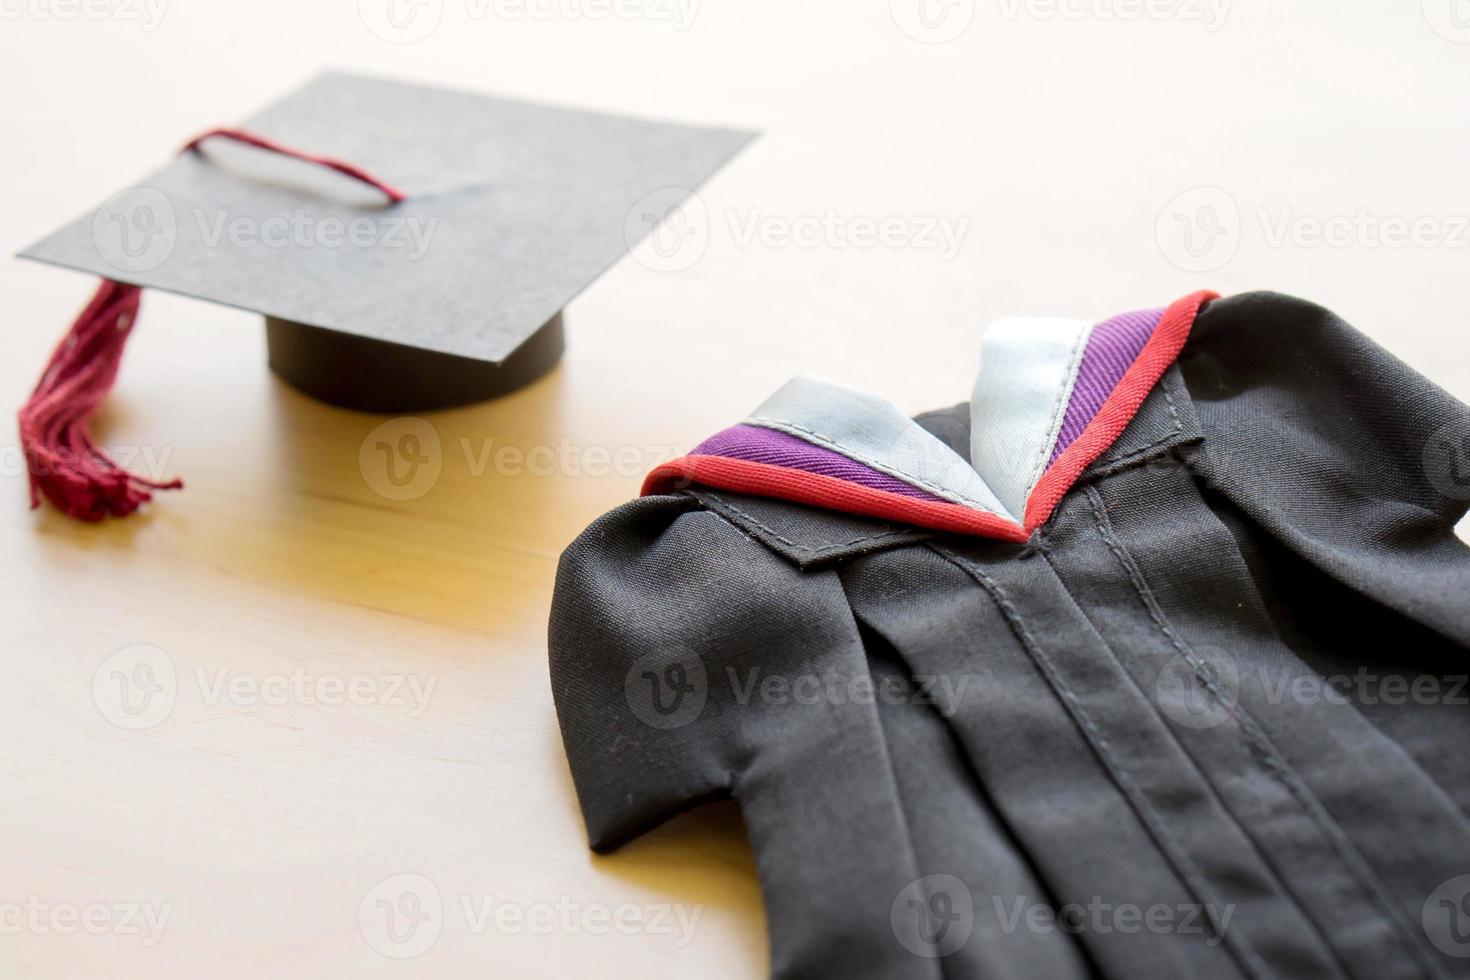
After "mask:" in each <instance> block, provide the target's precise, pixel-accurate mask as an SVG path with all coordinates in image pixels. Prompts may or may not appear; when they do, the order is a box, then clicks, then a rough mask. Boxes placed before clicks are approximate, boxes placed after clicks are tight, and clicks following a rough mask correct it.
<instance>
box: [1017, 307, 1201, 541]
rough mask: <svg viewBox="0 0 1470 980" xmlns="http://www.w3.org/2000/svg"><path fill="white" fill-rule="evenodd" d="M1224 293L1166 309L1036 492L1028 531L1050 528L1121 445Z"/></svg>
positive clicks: (1029, 502)
mask: <svg viewBox="0 0 1470 980" xmlns="http://www.w3.org/2000/svg"><path fill="white" fill-rule="evenodd" d="M1219 295H1220V294H1219V293H1212V292H1210V291H1209V290H1207V289H1203V290H1200V291H1199V292H1197V293H1191V294H1190V295H1188V296H1186V297H1184V298H1183V299H1180V300H1175V301H1174V303H1172V304H1171V305H1170V306H1169V308H1168V309H1166V310H1165V311H1164V315H1163V316H1162V317H1161V318H1160V319H1159V325H1158V326H1157V327H1155V328H1154V332H1153V336H1151V337H1149V339H1148V343H1146V344H1144V345H1143V350H1141V351H1139V353H1138V357H1137V359H1135V360H1134V362H1133V364H1132V365H1131V366H1129V368H1128V370H1127V371H1126V372H1124V374H1123V377H1122V379H1121V380H1120V381H1119V382H1118V385H1117V387H1116V388H1114V389H1113V392H1112V394H1110V395H1108V397H1107V400H1106V401H1104V402H1103V404H1102V408H1100V409H1098V412H1097V415H1096V416H1095V417H1094V418H1093V420H1092V421H1091V422H1089V423H1088V424H1087V428H1085V429H1083V430H1082V434H1081V435H1080V436H1078V437H1077V438H1076V439H1075V440H1074V441H1073V442H1072V444H1071V445H1070V446H1068V447H1067V448H1066V450H1065V451H1064V452H1063V453H1062V454H1061V455H1060V456H1058V457H1057V458H1056V462H1054V463H1052V464H1051V466H1049V467H1047V470H1046V472H1045V473H1043V474H1042V476H1041V479H1040V480H1038V481H1036V486H1034V487H1032V488H1031V494H1030V495H1029V496H1028V497H1027V498H1026V513H1025V515H1024V520H1025V524H1026V529H1027V530H1028V531H1033V530H1035V529H1036V528H1038V527H1040V526H1041V525H1043V524H1045V523H1046V520H1047V518H1049V517H1051V512H1052V511H1053V510H1055V509H1056V506H1057V504H1058V503H1060V502H1061V500H1062V497H1064V496H1065V495H1066V493H1067V491H1068V490H1070V489H1072V484H1074V483H1076V482H1077V479H1078V478H1079V477H1080V476H1082V472H1083V470H1085V469H1087V467H1089V466H1091V465H1092V462H1093V460H1095V459H1097V458H1098V457H1099V456H1101V455H1102V454H1103V453H1104V452H1105V451H1106V450H1107V448H1108V447H1109V446H1111V445H1112V444H1113V443H1115V442H1117V441H1118V437H1119V436H1121V435H1122V434H1123V430H1124V429H1126V428H1128V423H1129V422H1132V421H1133V416H1135V415H1137V414H1138V409H1139V406H1141V405H1142V404H1143V400H1144V399H1145V398H1146V397H1148V393H1149V392H1150V391H1152V390H1153V386H1154V385H1155V384H1157V383H1158V380H1159V379H1160V378H1162V377H1163V376H1164V372H1165V371H1167V370H1168V369H1169V365H1170V364H1173V363H1174V359H1175V358H1177V357H1178V356H1179V352H1180V351H1181V350H1182V349H1183V348H1184V342H1185V341H1186V340H1188V339H1189V331H1190V328H1191V327H1193V326H1194V318H1195V317H1196V316H1198V315H1199V311H1200V308H1201V307H1203V306H1204V305H1205V303H1207V302H1209V301H1210V300H1212V299H1218V298H1219Z"/></svg>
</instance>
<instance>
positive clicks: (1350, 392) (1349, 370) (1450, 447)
mask: <svg viewBox="0 0 1470 980" xmlns="http://www.w3.org/2000/svg"><path fill="white" fill-rule="evenodd" d="M1180 368H1181V370H1182V372H1183V375H1184V378H1185V381H1186V384H1187V385H1188V388H1189V393H1190V397H1191V398H1192V400H1193V402H1194V407H1195V411H1196V413H1197V415H1198V417H1199V421H1200V425H1201V428H1202V429H1203V430H1204V434H1205V439H1204V442H1203V443H1202V445H1201V447H1200V449H1199V452H1198V453H1197V455H1196V457H1195V459H1194V460H1193V463H1194V465H1195V466H1196V467H1198V468H1199V469H1200V470H1202V476H1203V477H1204V479H1205V482H1206V483H1207V484H1208V485H1209V486H1210V487H1212V488H1213V489H1214V490H1217V491H1219V492H1221V493H1223V494H1225V496H1226V497H1228V498H1229V499H1230V500H1231V501H1232V502H1233V503H1234V504H1235V505H1236V506H1237V507H1239V508H1240V509H1241V510H1242V511H1244V512H1245V513H1247V514H1248V515H1249V516H1250V517H1251V518H1252V519H1253V520H1254V521H1255V522H1256V523H1258V524H1259V525H1260V526H1262V527H1263V528H1265V529H1266V530H1267V531H1268V532H1269V533H1270V534H1272V535H1273V536H1274V537H1276V538H1277V539H1278V540H1280V541H1281V542H1283V543H1284V544H1285V545H1286V546H1287V547H1288V548H1290V549H1291V550H1292V551H1294V552H1295V553H1297V554H1298V555H1300V556H1301V557H1303V558H1305V559H1306V560H1307V561H1309V562H1310V563H1312V564H1313V565H1315V566H1316V567H1317V568H1318V569H1320V570H1321V571H1323V572H1325V573H1327V574H1328V575H1330V576H1331V577H1333V578H1335V579H1337V580H1338V581H1340V582H1342V583H1343V584H1345V585H1347V586H1348V587H1350V588H1352V589H1355V590H1357V591H1358V592H1360V593H1363V594H1365V595H1368V596H1370V597H1372V598H1374V599H1376V600H1377V601H1378V602H1380V603H1382V604H1383V605H1385V606H1387V607H1389V608H1390V609H1393V610H1395V611H1397V612H1398V613H1400V614H1401V615H1404V616H1407V617H1409V618H1410V619H1413V620H1415V621H1417V622H1419V623H1421V624H1423V625H1425V626H1427V627H1429V628H1430V629H1432V630H1435V631H1437V632H1438V633H1440V634H1441V635H1443V636H1445V637H1447V638H1449V639H1451V640H1453V641H1455V642H1457V643H1459V644H1460V645H1462V646H1464V645H1470V548H1467V547H1466V545H1465V544H1464V543H1463V542H1461V541H1460V540H1459V539H1458V538H1456V536H1455V530H1454V528H1455V524H1456V522H1457V521H1459V520H1460V519H1461V518H1462V517H1463V516H1464V515H1465V512H1466V508H1467V506H1470V409H1467V408H1466V406H1465V405H1463V404H1462V403H1460V402H1459V401H1457V400H1456V399H1454V398H1453V397H1452V396H1450V395H1449V394H1448V393H1447V392H1445V391H1444V390H1443V389H1441V388H1439V387H1437V386H1436V385H1434V384H1433V383H1432V382H1430V381H1429V380H1428V379H1427V378H1425V377H1424V376H1422V375H1421V374H1419V373H1418V372H1416V371H1414V370H1413V369H1412V368H1410V367H1408V366H1407V365H1405V364H1404V363H1403V362H1402V361H1399V360H1398V359H1397V358H1395V357H1394V356H1393V355H1391V354H1389V353H1388V352H1387V351H1385V350H1384V349H1383V348H1382V347H1380V346H1378V345H1377V344H1376V343H1374V342H1373V341H1372V340H1370V339H1368V338H1367V337H1366V336H1364V335H1363V334H1361V333H1359V332H1358V331H1357V330H1355V329H1354V328H1353V327H1351V326H1349V325H1348V324H1347V323H1345V322H1344V321H1342V320H1341V319H1339V318H1338V317H1336V316H1334V315H1333V314H1332V313H1330V312H1328V311H1327V310H1325V309H1322V308H1321V307H1319V306H1315V305H1313V304H1311V303H1307V302H1304V301H1302V300H1297V299H1291V298H1289V297H1285V296H1280V295H1275V294H1270V293H1250V294H1245V295H1242V296H1236V297H1232V298H1230V299H1224V300H1219V301H1216V302H1214V303H1212V304H1210V305H1209V306H1208V307H1207V308H1206V309H1205V310H1204V311H1203V312H1201V314H1200V315H1199V317H1198V319H1197V320H1196V322H1195V325H1194V330H1193V333H1192V335H1191V337H1190V341H1189V343H1188V345H1187V346H1186V348H1185V352H1184V355H1183V357H1182V358H1181V360H1180Z"/></svg>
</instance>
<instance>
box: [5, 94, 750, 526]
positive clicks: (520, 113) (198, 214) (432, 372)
mask: <svg viewBox="0 0 1470 980" xmlns="http://www.w3.org/2000/svg"><path fill="white" fill-rule="evenodd" d="M207 135H208V134H207ZM212 135H220V136H234V139H223V138H216V139H207V140H196V141H195V142H194V143H191V144H189V146H188V147H186V152H183V153H181V154H179V155H178V156H177V157H176V158H175V159H174V160H173V161H172V162H170V163H169V164H168V165H167V166H165V167H164V168H163V169H161V170H159V171H158V172H156V173H154V174H152V175H151V176H149V177H147V178H146V179H144V180H143V181H141V182H140V183H139V184H138V185H137V186H135V187H133V188H130V189H128V190H125V191H123V192H121V193H120V194H117V195H115V196H114V197H112V198H111V199H109V200H108V201H107V202H105V203H104V204H103V205H101V206H100V207H99V208H98V209H96V210H95V211H94V212H91V213H88V214H86V215H84V216H83V217H81V218H78V219H77V220H76V221H73V222H72V223H71V224H69V225H67V226H65V227H64V228H62V229H60V230H59V231H57V232H55V233H54V234H52V235H50V236H48V237H46V238H44V239H42V240H41V241H40V242H37V243H36V244H35V245H32V246H31V247H30V248H28V249H26V250H25V251H24V252H23V253H21V254H22V255H23V256H24V257H26V258H32V259H37V260H40V261H43V262H50V263H54V264H56V265H61V266H66V267H69V268H74V269H79V270H83V271H87V272H93V273H96V274H98V275H100V276H102V277H104V278H105V279H107V280H112V281H113V282H114V283H121V284H127V286H123V287H113V286H110V285H106V284H105V285H104V288H103V290H102V291H100V292H99V293H98V295H97V297H96V298H95V299H94V301H93V304H92V305H91V306H90V307H88V309H87V311H85V312H84V313H83V315H82V317H81V318H79V320H78V322H77V324H76V325H75V326H74V327H73V329H72V333H71V334H70V335H68V337H67V338H66V339H65V340H64V341H63V343H62V345H61V347H59V348H58V350H57V352H56V354H55V355H54V356H53V358H52V362H51V364H50V366H49V367H48V370H47V373H46V375H45V376H43V378H42V380H41V383H40V385H39V386H38V387H37V391H36V394H35V395H34V396H33V397H32V401H31V403H30V404H28V406H27V408H26V409H25V410H23V411H22V417H21V427H22V441H23V442H24V443H26V444H27V445H26V451H27V457H28V460H29V462H30V465H31V473H32V487H33V491H34V490H39V491H40V492H41V493H43V494H45V495H46V496H47V497H48V498H50V499H51V500H52V501H53V502H55V503H57V504H58V506H61V507H62V508H63V509H64V510H67V511H68V512H69V513H72V514H74V515H75V516H79V517H86V518H93V519H95V518H98V517H101V516H103V515H104V514H105V513H127V512H128V511H130V510H132V509H134V508H135V507H136V506H137V505H138V503H140V502H141V501H142V500H146V499H147V490H148V489H149V488H150V487H153V488H156V486H157V485H150V484H148V483H147V482H146V481H142V480H137V479H135V478H133V477H131V476H129V475H128V474H125V473H123V472H122V471H121V470H119V469H118V468H117V467H115V466H113V465H112V464H111V463H110V461H108V460H106V458H105V457H104V456H102V455H101V454H100V453H98V452H97V451H96V449H95V447H93V446H92V444H91V441H90V438H89V437H88V436H87V432H86V419H87V417H88V416H90V414H91V411H92V410H93V409H95V407H96V404H97V403H98V402H100V400H101V398H102V396H103V395H105V393H106V390H107V388H108V387H110V385H111V381H112V377H113V376H114V375H115V372H116V370H117V360H118V357H119V356H120V354H121V338H122V337H125V336H126V333H127V331H128V330H129V329H130V328H131V326H132V321H133V317H134V315H135V313H136V309H137V295H136V293H137V291H136V290H132V289H129V288H128V286H138V287H156V288H159V289H165V290H168V291H170V292H175V293H182V294H184V295H188V296H194V297H198V298H200V299H207V300H211V301H214V302H217V303H224V304H227V305H229V306H235V307H240V308H243V309H247V310H253V311H256V312H259V313H262V314H264V315H265V317H266V325H267V341H268V348H269V356H270V366H271V368H272V369H273V370H274V371H276V373H277V374H279V375H280V376H281V377H283V378H284V379H285V380H287V381H288V382H290V383H291V384H293V385H294V386H296V387H297V388H300V389H301V390H303V391H305V392H307V393H308V394H311V395H314V396H316V397H318V398H321V399H323V400H325V401H328V402H331V403H333V404H338V405H343V406H345V407H349V408H356V409H360V410H364V411H378V412H398V411H413V410H425V409H431V408H440V407H447V406H450V405H456V404H465V403H468V402H473V401H480V400H483V399H486V398H490V397H494V396H495V395H497V394H501V393H503V392H505V391H508V390H510V389H512V388H515V387H518V386H519V385H521V384H524V383H526V382H527V381H530V380H531V379H533V378H535V377H537V376H539V375H540V374H541V373H543V372H544V371H546V370H547V369H549V368H550V367H551V366H552V365H553V364H554V363H555V362H556V360H557V358H558V357H559V356H560V353H561V350H562V332H561V310H562V308H563V307H564V306H565V305H566V304H567V302H569V301H570V300H571V299H572V298H573V297H575V296H576V295H577V294H578V293H579V292H581V290H582V289H583V288H585V287H586V286H587V285H588V284H590V283H591V282H592V280H593V279H595V278H596V277H597V276H598V275H599V274H600V273H601V272H602V271H603V270H604V269H606V268H607V267H608V266H609V265H611V264H612V263H613V262H615V261H616V260H617V259H618V258H619V257H621V256H622V255H623V253H624V252H626V251H627V250H628V249H629V248H631V247H632V246H633V245H634V244H635V243H636V242H637V241H638V240H639V239H640V238H642V237H643V236H644V235H645V234H647V233H648V232H649V231H651V230H652V227H653V224H654V223H655V222H656V221H657V219H659V218H661V217H663V216H664V215H666V214H667V213H668V212H669V211H670V210H671V209H673V208H675V207H676V206H677V205H678V203H679V202H680V201H681V200H683V198H684V197H685V196H687V195H688V194H689V193H691V191H692V189H693V188H695V187H697V186H698V185H699V184H700V183H702V182H703V181H704V180H705V179H706V178H707V177H709V176H710V175H711V174H712V173H713V172H714V171H715V170H717V169H718V168H719V167H720V166H721V164H723V163H724V162H725V161H727V160H728V159H729V158H730V157H731V156H733V155H734V154H735V153H736V152H737V151H738V150H739V149H740V147H741V146H743V145H744V144H745V143H746V142H747V141H748V140H749V139H750V138H751V135H752V134H750V133H745V132H737V131H733V130H727V129H709V128H698V127H690V126H681V125H672V124H668V123H661V122H649V121H646V120H640V119H630V118H624V117H616V116H608V115H602V114H597V113H590V112H580V111H572V110H567V109H559V108H552V107H548V106H542V105H535V104H530V103H526V102H517V101H510V100H505V99H496V98H489V97H486V96H481V95H473V94H468V93H464V92H455V91H449V90H444V89H433V88H424V87H421V86H417V85H407V84H403V83H400V82H391V81H385V80H382V79H375V78H364V77H357V76H351V75H342V74H335V73H334V74H326V75H323V76H321V77H319V78H317V79H315V80H313V81H312V82H310V83H309V84H307V85H306V86H305V87H304V88H302V89H300V90H298V91H296V92H295V93H293V94H291V95H289V96H287V97H286V98H285V99H283V100H281V101H280V102H277V103H276V104H274V105H273V106H271V107H270V108H268V109H266V110H265V111H264V112H262V113H260V114H259V115H257V116H255V117H254V118H252V119H249V120H247V121H246V122H245V123H244V124H243V125H242V128H241V130H223V131H216V133H215V134H212ZM242 142H244V143H252V144H253V145H241V143H242ZM264 150H276V151H278V152H274V153H272V152H264ZM313 163H314V164H322V165H323V166H313V165H312V164H313ZM354 178H355V179H354ZM400 196H401V198H402V199H401V200H395V199H396V198H398V197H400ZM27 413H29V417H28V414H27ZM37 447H39V450H38V449H37ZM38 452H39V453H40V456H42V457H45V458H38ZM47 453H49V454H50V455H49V456H47ZM58 454H59V455H58ZM52 457H56V458H52ZM68 457H76V458H75V459H69V458H68ZM79 461H80V462H79ZM74 464H75V465H74ZM77 465H80V466H81V468H82V470H84V472H80V473H76V472H71V471H72V470H74V469H76V467H77ZM38 470H39V471H40V472H38ZM57 470H60V471H62V473H61V474H60V475H59V476H58V475H57V473H55V472H54V471H57ZM78 481H80V483H79V482H78ZM33 497H35V493H34V492H33Z"/></svg>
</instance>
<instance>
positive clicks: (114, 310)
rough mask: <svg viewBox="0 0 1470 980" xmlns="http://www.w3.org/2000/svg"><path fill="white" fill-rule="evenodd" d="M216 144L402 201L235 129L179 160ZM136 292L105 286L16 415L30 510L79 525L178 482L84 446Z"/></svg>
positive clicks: (312, 157) (344, 168)
mask: <svg viewBox="0 0 1470 980" xmlns="http://www.w3.org/2000/svg"><path fill="white" fill-rule="evenodd" d="M215 137H222V138H225V139H231V140H235V141H236V142H239V143H244V144H246V145H248V146H254V147H257V148H259V149H262V150H268V151H269V152H271V153H279V154H281V155H283V156H288V157H294V158H296V159H298V160H303V161H305V162H307V163H311V164H316V165H317V166H321V167H327V168H329V169H332V170H335V171H337V172H338V173H341V174H344V175H346V176H348V177H351V178H352V179H353V180H358V181H361V182H363V183H364V184H367V185H368V186H369V187H375V188H377V189H378V190H379V191H381V192H382V193H383V195H384V196H386V197H387V198H388V200H389V202H390V203H393V204H397V203H399V202H400V201H402V200H404V194H403V192H402V191H400V190H399V189H398V188H396V187H394V186H393V185H391V184H387V183H384V182H383V181H381V180H379V179H378V178H376V177H374V176H373V175H372V174H370V173H368V172H367V171H366V170H363V169H362V168H361V167H358V166H356V165H355V164H351V163H346V162H344V161H342V160H336V159H333V158H332V157H323V156H317V155H316V154H312V153H307V152H305V151H303V150H297V149H293V148H292V147H289V146H283V145H282V144H280V143H277V142H275V141H274V140H269V139H266V138H265V137H263V136H257V135H255V134H254V133H250V132H246V131H245V130H241V129H211V130H210V131H209V132H207V133H202V134H200V135H199V136H196V137H195V138H194V139H192V140H190V141H189V142H188V143H187V144H186V145H185V146H184V148H183V150H182V151H181V152H184V153H187V152H190V151H195V152H199V151H200V144H202V143H203V142H204V141H205V140H208V139H213V138H215ZM142 294H143V290H142V288H141V287H138V286H129V285H126V284H124V283H120V282H113V281H112V280H110V279H104V280H102V285H101V287H100V288H98V290H97V295H95V296H93V297H92V302H91V303H90V304H88V306H87V308H86V309H85V310H83V311H82V313H81V315H80V316H78V317H77V321H76V322H75V323H73V324H72V325H71V330H70V331H68V333H67V335H66V336H65V337H63V338H62V339H61V343H60V344H58V345H57V347H56V352H55V353H54V354H52V355H51V362H50V363H49V364H47V365H46V373H45V374H43V375H42V376H41V381H40V383H39V384H37V385H36V390H35V391H34V392H32V393H31V398H30V401H28V402H26V404H25V407H24V408H22V409H21V410H20V445H21V449H22V450H24V451H25V455H26V468H27V469H28V470H30V474H31V507H32V509H34V508H36V507H39V506H40V505H41V497H43V496H44V497H45V498H46V499H47V500H49V501H51V502H52V503H53V504H55V505H56V506H57V508H59V509H60V510H62V511H64V512H65V513H67V514H69V515H71V516H72V517H76V518H79V519H81V520H84V521H100V520H102V519H103V518H104V517H106V516H107V515H108V514H111V515H113V516H114V517H124V516H126V515H128V514H131V513H132V512H133V511H135V510H137V509H138V507H139V506H140V505H142V504H144V503H147V502H148V501H149V500H152V499H153V494H152V493H151V492H150V491H153V490H178V489H180V488H181V487H183V485H184V483H183V481H182V480H170V481H168V482H167V483H155V482H154V481H152V480H146V479H144V478H143V477H141V476H138V475H137V474H135V473H129V472H128V471H127V470H125V469H123V468H122V467H121V466H118V465H117V463H116V462H115V461H113V459H112V458H111V457H109V456H108V455H107V454H106V453H104V452H103V451H102V450H100V449H98V448H97V445H96V444H95V443H94V442H92V432H91V421H92V415H93V414H94V413H95V412H96V411H97V406H98V405H101V404H102V399H104V398H106V397H107V392H108V391H109V390H111V388H112V383H113V381H115V380H116V379H117V368H118V364H119V363H120V362H121V360H122V351H123V344H125V343H127V339H128V334H129V333H130V332H131V331H132V329H133V322H134V321H135V320H136V319H137V318H138V301H139V299H140V298H141V297H142Z"/></svg>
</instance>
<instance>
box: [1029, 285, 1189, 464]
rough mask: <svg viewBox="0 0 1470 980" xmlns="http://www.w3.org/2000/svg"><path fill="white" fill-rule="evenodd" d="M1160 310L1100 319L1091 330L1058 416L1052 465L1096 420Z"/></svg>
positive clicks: (1149, 333)
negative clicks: (1064, 408)
mask: <svg viewBox="0 0 1470 980" xmlns="http://www.w3.org/2000/svg"><path fill="white" fill-rule="evenodd" d="M1163 315H1164V311H1163V310H1139V311H1137V312H1135V313H1123V314H1120V315H1118V316H1115V317H1113V318H1112V319H1111V320H1104V321H1103V322H1102V323H1099V324H1098V325H1097V326H1095V327H1093V328H1092V336H1091V337H1089V338H1088V339H1087V349H1086V350H1084V351H1083V352H1082V366H1081V367H1080V368H1079V369H1078V370H1077V384H1076V385H1075V386H1074V387H1073V388H1072V397H1071V399H1070V400H1069V401H1068V402H1067V414H1066V415H1064V416H1062V431H1061V433H1060V434H1059V435H1058V436H1057V443H1056V445H1055V446H1053V447H1052V451H1051V460H1050V462H1053V463H1054V462H1056V459H1057V457H1058V456H1060V455H1061V454H1062V453H1063V452H1064V451H1065V450H1066V448H1067V447H1068V446H1070V445H1071V444H1072V443H1073V442H1075V441H1076V439H1077V437H1078V436H1080V435H1082V431H1083V430H1084V429H1086V428H1087V424H1088V423H1089V422H1091V421H1092V420H1093V419H1094V418H1096V417H1097V413H1098V410H1099V409H1101V408H1102V406H1103V402H1105V401H1107V400H1108V396H1109V395H1111V394H1112V393H1113V389H1114V388H1116V387H1117V386H1118V382H1119V381H1121V380H1123V375H1124V374H1125V373H1126V372H1127V370H1128V369H1129V368H1130V367H1132V366H1133V362H1134V361H1136V360H1138V355H1139V353H1140V352H1141V351H1142V350H1143V345H1144V344H1146V343H1148V339H1149V338H1150V337H1152V336H1153V333H1154V330H1156V329H1157V328H1158V325H1159V320H1160V319H1162V318H1163Z"/></svg>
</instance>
